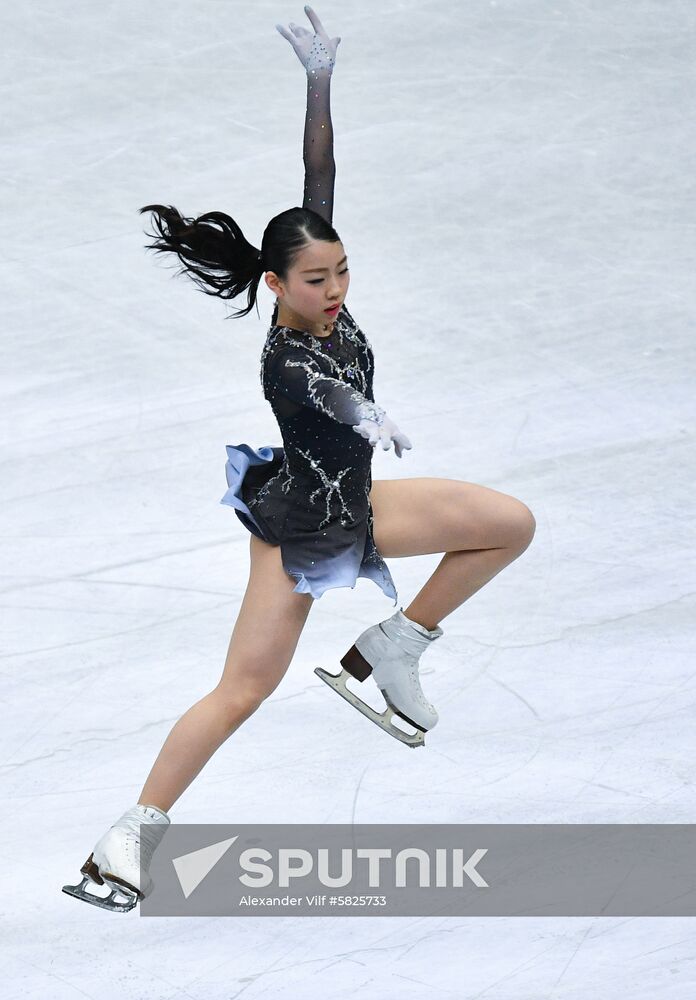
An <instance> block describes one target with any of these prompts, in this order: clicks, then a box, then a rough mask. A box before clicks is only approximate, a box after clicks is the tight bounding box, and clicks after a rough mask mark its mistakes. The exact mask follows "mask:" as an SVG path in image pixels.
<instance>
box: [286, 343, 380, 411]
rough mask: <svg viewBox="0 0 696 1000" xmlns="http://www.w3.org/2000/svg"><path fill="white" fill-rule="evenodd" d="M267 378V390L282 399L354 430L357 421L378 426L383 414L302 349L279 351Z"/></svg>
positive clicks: (292, 348) (373, 404)
mask: <svg viewBox="0 0 696 1000" xmlns="http://www.w3.org/2000/svg"><path fill="white" fill-rule="evenodd" d="M268 378H269V383H270V385H271V387H272V388H274V389H275V390H276V391H277V392H280V393H281V394H282V395H283V396H287V397H288V399H291V400H293V401H294V402H296V403H301V404H302V405H303V406H310V407H312V408H313V409H315V410H319V412H320V413H324V414H326V416H328V417H331V419H332V420H337V421H338V422H339V423H341V424H351V425H352V426H353V427H355V426H357V424H359V423H360V421H361V420H374V421H375V423H378V424H381V422H382V418H383V417H384V415H385V410H383V409H382V407H381V406H379V405H378V404H377V403H373V402H371V401H370V400H369V399H367V397H366V396H363V394H362V393H361V392H358V390H357V389H355V388H354V387H353V386H351V385H348V384H347V383H345V382H341V380H340V379H337V378H332V377H331V376H330V375H327V374H326V372H324V371H322V370H321V367H320V365H319V363H318V360H317V358H316V357H315V356H314V355H313V354H311V352H310V351H309V350H305V349H303V348H299V347H284V348H282V349H281V350H279V351H278V352H277V353H276V354H275V355H274V356H273V358H272V359H271V360H270V362H269V365H268Z"/></svg>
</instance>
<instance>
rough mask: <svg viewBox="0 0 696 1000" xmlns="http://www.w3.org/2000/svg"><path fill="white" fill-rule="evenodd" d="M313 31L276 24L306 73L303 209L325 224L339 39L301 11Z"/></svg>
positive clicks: (330, 196) (329, 207) (329, 215)
mask: <svg viewBox="0 0 696 1000" xmlns="http://www.w3.org/2000/svg"><path fill="white" fill-rule="evenodd" d="M305 13H306V14H307V17H308V18H309V20H310V22H311V24H312V27H313V28H314V31H307V29H306V28H302V27H300V26H299V25H297V24H294V23H293V22H292V21H291V22H290V25H289V28H285V27H284V26H283V25H280V24H277V25H276V28H277V29H278V31H279V32H280V34H281V35H282V36H283V37H284V38H287V40H288V41H289V42H290V44H291V45H292V47H293V48H294V50H295V52H296V54H297V57H298V59H299V60H300V62H301V63H302V65H303V66H304V67H305V70H306V72H307V110H306V113H305V130H304V141H303V149H302V155H303V159H304V167H305V183H304V197H303V201H302V205H303V208H311V209H312V210H313V211H315V212H317V214H318V215H321V216H322V217H323V218H324V219H326V221H327V222H329V223H331V222H332V220H333V200H334V183H335V180H336V162H335V160H334V155H333V125H332V122H331V74H332V73H333V67H334V63H335V58H336V49H337V48H338V43H339V42H340V41H341V39H340V38H338V37H337V38H332V39H329V37H328V36H327V34H326V32H325V31H324V28H323V27H322V23H321V21H320V20H319V18H318V17H317V15H316V14H315V13H314V11H313V10H312V8H311V7H305Z"/></svg>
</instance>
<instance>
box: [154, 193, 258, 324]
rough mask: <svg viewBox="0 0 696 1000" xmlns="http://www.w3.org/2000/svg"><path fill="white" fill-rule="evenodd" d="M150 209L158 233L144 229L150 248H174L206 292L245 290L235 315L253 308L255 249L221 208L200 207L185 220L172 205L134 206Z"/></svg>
mask: <svg viewBox="0 0 696 1000" xmlns="http://www.w3.org/2000/svg"><path fill="white" fill-rule="evenodd" d="M138 211H139V213H140V214H141V215H142V214H143V212H152V213H153V222H154V225H155V226H156V228H157V231H158V233H159V235H158V236H156V235H155V234H154V233H147V235H148V236H150V237H152V238H153V242H152V243H150V244H148V245H147V249H149V250H154V251H155V253H175V254H176V255H177V257H178V258H179V260H180V261H181V263H182V264H183V267H182V268H181V270H180V271H178V272H177V273H178V274H188V276H189V277H190V278H191V279H192V280H193V281H194V282H195V283H196V284H197V285H198V287H199V288H200V289H201V291H203V292H205V294H206V295H217V296H218V297H219V298H221V299H233V298H235V297H236V296H237V295H240V294H241V293H242V292H243V291H245V290H246V289H249V295H248V298H247V302H248V305H247V308H246V309H241V310H239V311H238V312H237V313H236V314H235V318H238V317H241V316H246V315H247V314H248V313H249V312H251V310H252V309H253V307H254V304H255V302H256V292H257V289H258V286H259V282H260V281H261V277H262V275H263V272H264V268H263V265H262V262H261V260H262V258H261V251H260V250H257V249H256V247H253V246H252V245H251V243H249V242H248V241H247V240H246V239H245V237H244V234H243V232H242V230H241V229H240V228H239V226H238V225H237V223H236V222H235V221H234V219H232V218H230V216H229V215H226V214H225V213H224V212H206V213H205V214H204V215H200V216H199V217H198V218H197V219H187V218H184V216H182V215H181V213H180V212H179V211H178V210H177V209H176V208H174V206H173V205H170V206H167V205H145V206H144V207H143V208H141V209H139V210H138Z"/></svg>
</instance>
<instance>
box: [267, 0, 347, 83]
mask: <svg viewBox="0 0 696 1000" xmlns="http://www.w3.org/2000/svg"><path fill="white" fill-rule="evenodd" d="M305 14H306V15H307V17H308V18H309V20H310V21H311V22H312V27H313V28H314V32H312V31H307V29H306V28H301V27H300V26H299V25H298V24H294V23H293V22H292V21H290V25H289V28H286V27H284V26H283V25H282V24H276V28H277V29H278V31H279V32H280V33H281V35H282V36H283V38H287V40H288V41H289V42H290V44H291V45H292V47H293V49H294V50H295V52H296V53H297V58H298V59H299V60H300V62H301V63H302V65H303V66H304V68H305V69H306V70H307V75H308V76H309V75H310V74H311V75H313V76H317V75H319V74H321V75H325V76H331V74H332V73H333V68H334V63H335V61H336V49H337V48H338V43H339V42H340V41H341V39H340V38H339V37H336V38H331V39H330V38H329V37H328V35H327V34H326V32H325V31H324V28H323V27H322V23H321V21H320V20H319V18H318V17H317V15H316V14H315V13H314V11H313V10H312V8H311V7H305Z"/></svg>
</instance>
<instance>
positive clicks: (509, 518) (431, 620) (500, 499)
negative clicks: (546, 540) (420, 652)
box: [370, 477, 536, 629]
mask: <svg viewBox="0 0 696 1000" xmlns="http://www.w3.org/2000/svg"><path fill="white" fill-rule="evenodd" d="M370 500H371V502H372V507H373V513H374V537H375V544H376V546H377V548H378V549H379V551H380V553H381V554H382V555H383V556H384V557H385V558H388V557H401V556H410V555H425V554H428V553H434V552H444V553H445V555H444V556H443V558H442V560H441V561H440V564H439V565H438V566H437V568H436V569H435V572H434V573H433V574H432V576H431V577H430V579H429V580H428V581H427V583H426V584H425V585H424V587H423V588H422V589H421V590H420V591H419V593H418V594H417V595H416V597H415V598H414V599H413V601H412V602H411V604H410V605H409V606H408V607H407V608H404V614H405V615H406V616H407V617H408V618H409V619H410V620H411V621H415V622H418V623H419V624H420V625H423V626H424V627H425V628H427V629H434V628H435V627H436V626H437V625H438V624H439V622H441V621H442V619H443V618H446V617H447V615H449V614H451V612H452V611H454V610H455V608H458V607H459V606H460V605H461V604H462V603H463V602H464V601H466V600H467V599H468V598H469V597H471V595H472V594H475V593H476V591H477V590H480V589H481V587H483V586H484V585H485V584H486V583H488V581H489V580H491V579H492V578H493V577H494V576H496V574H498V573H499V572H500V571H501V570H502V569H503V568H504V567H505V566H507V565H508V564H509V563H511V562H513V561H514V560H515V559H517V558H518V556H520V555H521V554H522V553H523V552H524V551H525V549H526V548H527V547H528V546H529V544H530V542H531V540H532V538H533V537H534V531H535V526H536V522H535V520H534V515H533V514H532V512H531V511H530V510H529V508H528V507H527V506H526V505H525V504H523V503H522V502H521V501H519V500H517V499H515V497H512V496H508V495H507V494H506V493H500V492H498V491H497V490H493V489H490V488H488V487H486V486H479V485H477V484H476V483H467V482H461V481H459V480H456V479H434V478H430V477H423V478H420V479H396V480H378V481H375V482H373V484H372V493H371V495H370Z"/></svg>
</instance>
